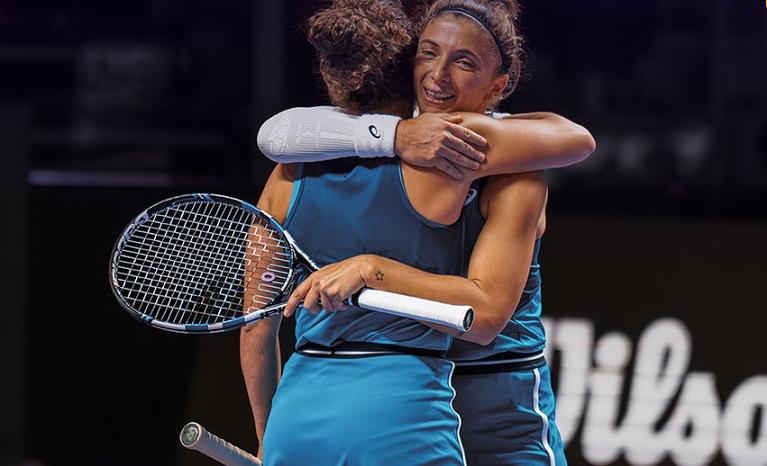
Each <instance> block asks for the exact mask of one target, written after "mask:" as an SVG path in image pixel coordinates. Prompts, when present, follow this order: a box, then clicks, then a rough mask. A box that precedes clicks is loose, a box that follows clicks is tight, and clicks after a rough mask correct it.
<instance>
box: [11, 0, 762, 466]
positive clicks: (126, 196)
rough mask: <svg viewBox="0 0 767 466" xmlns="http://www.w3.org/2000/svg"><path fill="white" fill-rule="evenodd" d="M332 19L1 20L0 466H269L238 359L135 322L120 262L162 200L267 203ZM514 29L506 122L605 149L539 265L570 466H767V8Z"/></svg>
mask: <svg viewBox="0 0 767 466" xmlns="http://www.w3.org/2000/svg"><path fill="white" fill-rule="evenodd" d="M406 5H407V7H408V8H409V9H414V7H415V6H416V5H415V3H414V2H406ZM317 6H318V4H317V3H316V2H312V1H308V0H293V1H288V2H266V1H263V2H252V1H246V0H227V1H223V2H222V1H220V0H219V1H214V0H185V1H183V2H182V1H177V0H137V1H134V2H130V3H125V2H96V1H92V0H87V1H82V0H80V1H77V2H75V1H56V2H50V1H46V2H43V1H39V0H25V1H24V2H14V1H8V2H4V3H2V4H0V154H2V158H0V181H1V183H0V189H2V194H3V195H4V198H5V201H4V202H3V203H0V205H2V207H0V212H2V214H3V215H2V218H3V219H4V220H3V228H2V229H0V231H2V234H1V235H0V238H1V241H2V242H1V243H0V244H2V250H1V251H2V261H0V263H2V266H1V267H0V273H2V280H1V281H0V287H1V290H2V293H3V296H6V297H7V300H6V302H5V303H4V306H3V307H4V312H3V317H4V318H3V325H2V326H0V328H2V330H0V354H2V366H0V367H2V373H1V374H2V375H0V380H1V381H2V382H0V403H1V405H0V407H1V411H0V412H2V414H0V464H2V465H6V464H7V465H19V464H24V465H70V464H72V465H74V464H77V465H138V464H141V465H155V464H156V465H161V464H162V465H166V464H189V465H192V464H211V463H210V462H208V461H207V460H206V459H204V458H202V457H200V456H199V455H197V454H193V453H189V452H186V451H182V450H181V449H180V448H179V447H178V446H177V441H176V437H177V434H178V430H179V429H180V427H181V426H182V425H183V424H184V423H185V422H186V421H188V420H198V421H200V422H201V423H203V424H205V425H207V426H208V427H210V428H211V429H212V430H213V431H214V432H217V433H220V434H221V435H222V436H225V437H227V438H228V439H230V440H232V441H234V442H236V443H238V444H239V445H241V446H242V447H245V448H246V449H249V450H252V451H255V449H256V446H257V444H256V440H255V438H254V435H253V432H252V427H251V426H252V422H251V419H250V413H249V408H248V405H247V401H246V396H245V392H244V387H243V385H242V382H241V378H240V375H239V362H238V359H237V358H238V356H237V344H238V342H237V337H236V334H232V335H217V336H210V337H189V336H183V335H173V334H168V333H161V332H158V331H155V330H153V329H150V328H148V327H145V326H143V325H142V324H140V323H138V322H135V321H133V320H132V319H130V318H129V317H128V316H127V315H125V313H123V312H122V311H121V310H120V308H119V306H118V305H117V304H116V302H114V299H113V298H112V296H111V294H110V292H109V289H108V283H107V279H106V269H107V257H108V256H109V253H110V251H111V246H112V243H113V241H114V238H115V237H116V236H117V234H118V233H119V231H120V230H121V228H122V227H123V226H124V224H125V222H126V221H127V220H128V219H130V218H131V217H132V216H133V215H135V214H136V213H138V212H139V211H141V210H142V209H143V208H145V207H146V206H147V205H148V204H150V203H152V202H154V201H156V200H159V199H161V198H163V197H166V196H168V195H172V194H178V193H183V192H191V191H216V192H223V193H227V194H231V195H235V196H240V197H243V198H246V199H252V200H255V199H256V198H257V195H258V193H259V192H260V189H261V187H262V185H263V182H264V180H265V179H266V176H268V173H269V171H270V169H271V164H270V163H269V162H268V161H266V159H264V158H262V157H260V156H259V155H258V154H257V153H256V152H254V149H253V137H254V134H255V130H256V129H257V127H258V125H259V124H260V122H261V121H263V120H264V119H265V118H266V117H268V116H269V115H271V114H273V113H275V112H276V111H279V110H281V109H284V108H287V107H290V106H298V105H301V106H306V105H316V104H322V103H325V102H326V98H325V94H324V91H323V89H322V87H321V86H320V85H319V83H318V79H317V75H316V73H315V71H314V63H313V58H312V54H311V50H310V48H309V47H308V45H307V44H306V43H305V39H304V38H303V33H302V27H301V25H302V24H303V22H304V21H305V19H306V18H307V17H308V16H309V15H310V14H311V12H312V11H314V9H315V8H317ZM522 23H523V28H524V32H525V34H526V38H527V45H528V56H527V75H528V80H526V81H525V82H524V83H523V84H522V85H521V86H520V89H519V91H518V92H517V93H516V94H515V95H514V96H512V97H511V98H510V99H509V101H508V102H507V103H506V104H504V110H507V111H511V112H523V111H531V110H550V111H555V112H558V113H561V114H563V115H565V116H568V117H570V118H572V119H574V120H576V121H578V122H580V123H582V124H584V125H585V126H587V127H588V128H589V129H590V130H591V131H592V132H593V134H594V135H595V137H596V139H597V141H598V143H599V148H598V150H597V152H596V153H595V154H594V155H593V156H592V157H591V158H590V159H589V160H588V161H586V162H585V163H583V164H581V165H579V166H575V167H571V168H567V169H564V170H558V171H553V172H551V173H549V179H550V188H551V200H550V203H549V230H548V232H547V234H546V237H545V239H544V244H543V252H542V261H543V266H544V268H543V270H544V283H545V285H544V286H545V288H544V289H545V293H544V306H545V307H544V309H545V311H544V312H545V315H546V316H547V327H548V331H549V332H548V335H549V340H550V345H549V352H550V354H549V359H550V361H551V362H552V365H553V367H554V370H555V372H554V373H555V383H556V388H557V392H558V397H559V414H558V415H559V419H558V421H559V425H560V428H561V429H562V431H563V434H564V436H565V438H566V440H567V441H568V453H569V457H570V461H571V464H616V465H624V464H631V465H645V464H664V465H671V464H679V465H682V464H685V465H687V464H690V465H698V464H700V465H704V464H737V465H758V464H767V413H765V410H767V363H766V362H765V357H764V356H765V354H767V343H765V338H764V334H765V329H767V317H765V311H767V309H766V308H765V305H764V304H763V302H764V301H763V299H762V297H761V294H762V291H763V288H764V267H763V264H764V263H765V260H766V259H767V247H765V245H764V241H765V238H767V221H766V220H767V208H766V206H767V86H765V83H767V61H766V60H767V8H765V5H764V4H762V3H760V2H759V1H756V0H754V1H737V2H735V1H729V0H705V1H692V0H674V1H671V0H647V1H643V2H634V3H630V2H629V3H627V2H611V1H603V0H599V1H596V0H589V1H586V0H572V1H562V0H556V1H549V2H533V1H528V2H524V11H523V15H522ZM290 332H291V325H290V323H287V325H286V326H285V329H284V331H283V337H284V341H283V345H284V348H285V350H286V351H288V350H289V347H290ZM297 415H300V410H299V409H298V408H297Z"/></svg>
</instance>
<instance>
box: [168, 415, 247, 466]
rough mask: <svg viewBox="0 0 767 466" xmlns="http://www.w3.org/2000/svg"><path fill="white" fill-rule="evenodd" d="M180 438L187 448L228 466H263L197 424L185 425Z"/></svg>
mask: <svg viewBox="0 0 767 466" xmlns="http://www.w3.org/2000/svg"><path fill="white" fill-rule="evenodd" d="M178 438H179V440H180V441H181V445H183V446H185V447H186V448H188V449H190V450H197V451H199V452H200V453H202V454H205V455H207V456H209V457H211V458H213V459H214V460H216V461H218V462H219V463H221V464H224V465H226V466H261V461H260V460H259V459H258V458H256V457H255V456H253V455H251V454H250V453H248V452H247V451H243V450H240V449H239V448H237V447H236V446H234V445H232V444H231V443H229V442H227V441H226V440H222V439H220V438H218V437H216V436H215V435H213V434H211V433H210V432H208V431H207V430H206V429H205V428H204V427H203V426H201V425H200V424H198V423H196V422H190V423H188V424H187V425H185V426H184V428H183V429H181V433H180V434H179V436H178Z"/></svg>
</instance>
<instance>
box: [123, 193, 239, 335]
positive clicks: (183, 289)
mask: <svg viewBox="0 0 767 466" xmlns="http://www.w3.org/2000/svg"><path fill="white" fill-rule="evenodd" d="M204 207H207V208H208V209H213V208H218V209H220V206H216V205H213V206H211V205H207V206H204ZM168 213H169V214H170V215H167V214H168ZM199 213H200V212H198V211H189V210H188V209H185V210H179V209H168V211H167V212H166V214H158V215H155V216H154V217H153V218H152V220H151V221H150V222H147V223H146V224H145V229H144V231H143V233H144V235H143V237H142V236H141V235H138V234H134V236H135V237H136V238H140V239H141V242H140V243H139V247H147V246H149V251H147V253H146V254H144V256H145V257H146V264H144V266H145V268H144V269H143V270H142V272H144V277H143V278H144V280H137V281H136V283H137V284H138V285H139V288H138V291H139V294H138V296H136V298H137V303H140V304H142V305H143V306H142V307H140V308H139V310H140V311H142V312H144V313H146V314H147V315H153V317H156V318H159V319H161V320H165V321H169V322H177V321H185V322H188V323H202V322H204V321H206V320H208V321H209V320H211V319H213V320H215V319H217V318H219V317H220V316H223V318H228V317H229V316H230V314H231V312H229V313H227V312H223V313H222V311H224V310H225V309H226V308H227V307H229V308H236V307H238V306H239V303H238V302H236V301H234V302H233V301H231V300H230V299H227V297H226V295H222V296H219V297H218V301H219V302H218V303H210V304H214V305H217V306H218V309H215V312H212V311H207V310H206V309H205V307H203V306H201V304H204V301H211V299H212V297H213V296H212V295H211V291H212V290H211V288H212V286H211V285H212V283H211V282H212V280H211V278H212V277H213V276H215V274H219V275H220V274H221V273H222V272H225V270H224V269H222V268H221V266H220V264H221V262H222V259H223V256H222V252H224V251H225V250H229V251H230V254H229V255H231V248H226V247H222V246H224V245H225V244H226V243H225V242H223V241H221V240H220V239H219V238H216V236H215V235H216V233H219V235H220V233H221V232H220V231H218V232H217V231H216V230H214V229H212V228H211V227H219V228H220V227H221V226H222V225H221V222H220V219H219V221H218V222H216V223H217V224H216V225H214V224H211V223H203V222H200V218H199ZM214 213H215V214H216V215H219V216H220V215H222V213H221V212H214ZM206 217H208V219H211V218H212V217H210V216H209V215H206ZM140 232H141V230H139V233H140ZM147 264H157V265H158V267H155V270H154V273H151V272H152V270H151V269H147V268H146V265H147ZM184 264H189V265H188V266H185V265H184ZM202 264H208V265H209V266H208V267H201V265H202ZM223 275H224V276H225V277H226V276H228V277H229V278H230V280H231V279H232V278H234V279H235V280H236V278H237V275H236V274H231V273H229V274H227V273H224V274H223ZM152 278H154V279H157V280H151V279H152ZM159 280H162V281H159ZM219 288H221V287H220V286H219ZM220 291H222V290H220ZM141 292H144V294H145V296H144V297H145V299H141ZM206 317H207V319H206Z"/></svg>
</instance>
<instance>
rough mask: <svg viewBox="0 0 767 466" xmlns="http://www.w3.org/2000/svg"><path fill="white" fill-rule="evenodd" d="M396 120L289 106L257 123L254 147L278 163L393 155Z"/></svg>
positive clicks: (329, 108)
mask: <svg viewBox="0 0 767 466" xmlns="http://www.w3.org/2000/svg"><path fill="white" fill-rule="evenodd" d="M399 120H400V118H399V117H396V116H392V115H380V114H370V115H362V116H356V115H349V114H347V113H343V112H342V111H341V110H339V109H337V108H335V107H297V108H291V109H288V110H284V111H282V112H280V113H278V114H276V115H274V116H273V117H271V118H269V119H268V120H266V122H264V124H263V125H261V128H260V129H259V130H258V139H257V141H258V148H259V149H260V150H261V152H263V153H264V155H266V156H267V157H268V158H269V159H271V160H273V161H275V162H280V163H293V162H316V161H321V160H332V159H340V158H344V157H364V158H369V157H394V155H395V154H394V136H395V134H396V130H397V123H399Z"/></svg>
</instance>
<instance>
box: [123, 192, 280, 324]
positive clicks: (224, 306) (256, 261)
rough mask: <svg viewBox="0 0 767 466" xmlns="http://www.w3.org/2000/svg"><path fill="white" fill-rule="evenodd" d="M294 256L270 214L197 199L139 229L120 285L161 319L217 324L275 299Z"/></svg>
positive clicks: (129, 244)
mask: <svg viewBox="0 0 767 466" xmlns="http://www.w3.org/2000/svg"><path fill="white" fill-rule="evenodd" d="M291 261H292V259H291V255H290V251H289V248H288V246H287V244H286V243H285V241H284V239H283V237H282V235H281V233H279V232H278V231H276V230H274V229H273V228H272V227H271V225H270V224H269V221H268V220H266V219H265V218H261V217H260V216H257V215H255V214H253V213H251V212H248V211H246V210H244V209H242V208H240V207H238V206H235V205H231V204H220V203H204V202H189V203H185V204H182V205H178V206H174V207H170V208H167V209H165V210H163V211H161V212H159V213H157V214H155V215H152V216H151V218H149V219H148V220H146V221H145V223H144V224H143V225H141V226H139V227H138V228H136V229H135V231H134V232H133V233H132V234H131V235H130V237H129V238H128V239H127V240H126V241H125V244H124V245H123V248H122V251H121V255H120V258H119V261H118V264H117V276H118V285H120V287H121V288H122V295H123V296H124V297H125V299H126V300H128V301H129V302H130V304H131V305H133V306H134V307H135V308H136V309H137V310H139V311H141V312H142V313H144V314H146V315H148V316H151V317H153V318H157V319H160V320H163V321H166V322H171V323H192V324H197V323H215V322H220V321H223V320H229V319H232V318H236V317H238V316H240V315H242V313H243V311H245V312H248V311H249V310H250V309H252V308H254V307H258V308H261V307H264V306H266V305H268V304H270V303H271V302H273V300H274V298H275V297H276V296H278V295H279V294H281V292H282V290H283V287H284V284H285V282H286V281H287V279H288V277H289V275H290V264H291ZM254 274H255V275H254ZM264 278H266V280H264ZM245 303H247V305H245Z"/></svg>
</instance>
